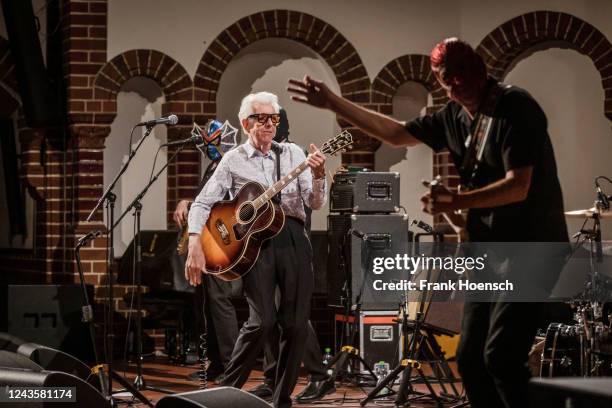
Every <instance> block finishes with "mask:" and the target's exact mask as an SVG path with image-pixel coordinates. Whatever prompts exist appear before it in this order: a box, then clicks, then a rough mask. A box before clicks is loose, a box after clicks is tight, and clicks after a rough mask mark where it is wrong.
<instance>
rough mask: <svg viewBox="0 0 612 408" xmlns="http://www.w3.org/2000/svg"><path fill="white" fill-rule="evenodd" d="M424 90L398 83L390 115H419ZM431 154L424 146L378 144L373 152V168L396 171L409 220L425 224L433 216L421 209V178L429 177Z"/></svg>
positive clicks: (400, 117)
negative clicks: (374, 159) (420, 221)
mask: <svg viewBox="0 0 612 408" xmlns="http://www.w3.org/2000/svg"><path fill="white" fill-rule="evenodd" d="M427 102H428V93H427V89H425V87H424V86H423V85H421V84H418V83H416V82H407V83H405V84H403V85H402V86H400V88H399V89H398V91H397V93H396V94H395V96H394V98H393V115H392V116H393V117H394V118H396V119H398V120H404V121H405V120H408V119H410V118H413V117H415V116H419V115H421V114H423V113H425V112H424V108H425V107H426V106H427ZM432 162H433V155H432V154H431V149H429V147H427V146H425V145H419V146H415V147H412V148H394V147H391V146H389V145H385V144H383V145H381V146H380V147H379V148H378V150H377V151H376V170H377V171H396V172H398V173H400V175H401V176H400V203H401V204H402V206H404V208H406V213H407V214H408V216H409V221H410V222H412V220H413V219H415V218H416V219H420V220H422V221H425V222H426V223H428V224H431V223H432V222H433V217H432V216H430V215H428V214H425V213H423V212H422V211H421V203H420V198H421V195H422V194H423V193H424V192H425V191H426V189H425V188H424V187H423V185H422V183H421V181H422V180H431V179H432V178H433V176H434V175H433V172H432V165H433V163H432Z"/></svg>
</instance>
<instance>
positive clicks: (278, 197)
mask: <svg viewBox="0 0 612 408" xmlns="http://www.w3.org/2000/svg"><path fill="white" fill-rule="evenodd" d="M238 150H240V153H243V154H246V150H245V149H244V147H243V146H242V145H240V146H239V147H238ZM271 150H272V151H273V152H274V156H275V157H276V181H279V180H280V178H281V171H280V154H281V152H282V151H283V148H282V146H281V145H280V144H279V143H277V142H275V141H274V140H273V141H272V149H271ZM272 201H274V202H275V203H277V204H279V205H280V203H281V192H280V191H279V192H278V193H276V195H275V196H274V197H272Z"/></svg>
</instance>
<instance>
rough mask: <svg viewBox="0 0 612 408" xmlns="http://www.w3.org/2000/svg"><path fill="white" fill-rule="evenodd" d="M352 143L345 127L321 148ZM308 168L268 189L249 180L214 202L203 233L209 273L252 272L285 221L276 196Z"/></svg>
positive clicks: (229, 276)
mask: <svg viewBox="0 0 612 408" xmlns="http://www.w3.org/2000/svg"><path fill="white" fill-rule="evenodd" d="M352 143H353V137H352V135H351V134H350V133H349V132H348V131H346V130H345V131H343V132H341V133H340V134H338V135H337V136H336V137H334V138H333V139H330V140H328V141H327V142H325V143H323V145H322V146H321V149H320V150H321V153H323V154H325V155H333V154H335V153H337V152H339V151H344V150H346V149H348V148H350V146H351V144H352ZM307 168H308V162H307V161H304V162H302V163H301V164H300V165H299V166H297V167H296V168H295V169H293V170H292V171H291V172H290V173H289V174H287V175H286V176H284V177H283V178H281V179H280V180H279V181H277V182H276V183H274V184H273V185H272V186H271V187H270V188H268V189H267V190H266V189H265V188H264V187H263V186H262V185H261V184H259V183H257V182H253V181H251V182H248V183H246V184H245V185H243V186H242V188H240V190H238V192H237V193H236V196H235V197H234V198H233V199H231V200H223V201H218V202H217V203H215V204H214V205H213V207H212V209H211V211H210V216H209V217H208V220H207V221H206V225H205V226H204V229H203V230H202V233H201V234H200V239H201V245H202V250H203V252H204V258H205V260H206V267H205V271H204V272H205V273H208V274H212V275H215V276H217V277H218V278H219V279H222V280H225V281H232V280H236V279H239V278H241V277H243V276H244V275H246V274H247V273H248V272H249V270H250V269H251V268H252V267H253V265H254V264H255V262H256V261H257V258H258V257H259V250H260V248H261V245H262V244H263V242H264V241H266V240H268V239H270V238H272V237H274V236H275V235H277V234H278V233H279V232H280V230H281V229H282V228H283V225H284V223H285V213H284V212H283V210H282V208H281V207H280V205H279V204H277V203H276V202H274V201H272V198H273V197H274V196H275V195H276V194H278V193H279V192H280V191H281V190H282V189H283V188H285V187H286V186H287V185H288V184H289V183H291V182H292V181H293V180H294V179H296V178H297V177H298V176H299V175H300V174H301V173H302V172H303V171H304V170H306V169H307Z"/></svg>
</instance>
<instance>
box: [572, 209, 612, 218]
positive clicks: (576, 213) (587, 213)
mask: <svg viewBox="0 0 612 408" xmlns="http://www.w3.org/2000/svg"><path fill="white" fill-rule="evenodd" d="M595 213H599V218H611V219H612V211H604V212H601V211H599V210H597V209H596V208H595V207H591V208H589V209H585V210H573V211H566V212H565V216H566V217H567V218H592V217H593V214H595Z"/></svg>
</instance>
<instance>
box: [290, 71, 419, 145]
mask: <svg viewBox="0 0 612 408" xmlns="http://www.w3.org/2000/svg"><path fill="white" fill-rule="evenodd" d="M287 90H288V91H289V92H291V93H292V94H293V95H292V96H291V99H293V100H294V101H297V102H302V103H306V104H308V105H311V106H314V107H317V108H321V109H328V110H331V111H332V112H334V113H335V114H336V115H338V116H340V117H341V118H342V119H344V120H346V121H348V122H349V123H351V124H353V125H354V126H356V127H358V128H360V129H361V130H363V131H364V132H365V133H367V134H368V135H369V136H372V137H374V138H376V139H379V140H381V141H383V142H385V143H388V144H390V145H393V146H414V145H417V144H419V143H421V142H420V141H419V140H418V139H417V138H415V137H414V136H413V135H411V134H410V132H408V131H407V130H406V127H405V123H404V122H401V121H398V120H396V119H393V118H391V117H390V116H387V115H383V114H381V113H378V112H375V111H373V110H370V109H366V108H364V107H362V106H359V105H357V104H356V103H353V102H351V101H349V100H348V99H346V98H343V97H342V96H340V95H336V94H335V93H334V92H332V91H331V90H330V89H329V87H328V86H327V85H325V84H324V83H323V82H321V81H317V80H315V79H313V78H311V77H309V76H308V75H307V76H305V77H304V79H303V80H301V81H300V80H297V79H293V78H292V79H289V86H288V87H287Z"/></svg>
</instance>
